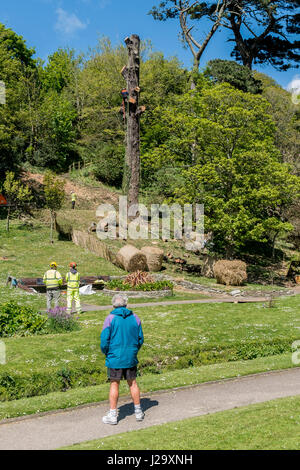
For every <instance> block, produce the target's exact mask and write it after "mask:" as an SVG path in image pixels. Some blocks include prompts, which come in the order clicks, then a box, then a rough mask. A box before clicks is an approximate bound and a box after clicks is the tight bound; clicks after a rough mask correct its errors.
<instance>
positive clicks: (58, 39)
mask: <svg viewBox="0 0 300 470" xmlns="http://www.w3.org/2000/svg"><path fill="white" fill-rule="evenodd" d="M157 3H158V0H127V1H125V0H26V1H24V0H9V1H8V0H2V5H1V17H0V21H1V22H3V23H5V24H6V26H7V27H9V28H12V29H13V30H14V31H16V32H17V33H18V34H21V35H22V36H23V37H24V38H25V39H26V41H27V45H28V46H30V47H34V48H35V50H36V55H37V56H38V57H41V58H42V59H43V60H47V57H48V55H49V54H51V53H53V52H54V51H55V50H56V49H57V48H58V47H70V48H74V49H76V51H78V52H85V51H87V49H88V48H89V47H93V46H95V45H96V43H97V38H98V37H99V36H108V37H109V38H110V39H111V41H112V43H113V44H118V43H120V42H122V41H123V40H124V38H125V37H126V36H128V35H130V34H132V33H135V34H139V36H140V37H141V39H150V40H151V42H152V44H153V50H155V51H162V52H163V53H164V54H165V56H167V57H169V56H174V55H176V56H177V57H178V58H179V59H180V60H181V61H182V62H183V63H184V65H185V66H186V67H188V68H189V67H190V66H191V64H192V59H191V53H190V51H189V50H185V49H184V48H183V47H182V45H181V43H180V42H179V40H178V34H179V25H178V21H177V20H170V21H168V22H165V23H164V22H159V21H154V20H153V18H152V16H149V15H147V13H148V11H149V10H150V9H151V7H152V6H153V5H154V4H157ZM125 6H127V10H126V9H125ZM200 37H201V34H200ZM214 58H224V59H230V47H229V44H228V43H227V42H226V37H225V33H222V32H218V33H216V36H215V37H214V39H213V41H212V42H211V43H210V45H209V46H208V49H207V50H206V52H205V54H204V56H203V59H202V64H201V65H202V66H204V65H205V63H206V62H207V61H208V60H210V59H214ZM256 69H257V70H259V71H261V72H264V73H266V74H268V75H270V76H271V77H273V78H274V79H275V80H276V81H277V82H278V83H280V84H281V85H282V86H283V87H284V88H286V87H287V85H288V84H289V83H290V82H291V80H292V79H293V78H294V79H295V78H296V77H297V76H299V73H300V72H298V71H297V69H296V70H295V69H292V70H289V71H287V72H278V71H276V70H274V69H273V68H272V67H269V66H263V67H262V66H260V67H257V66H256Z"/></svg>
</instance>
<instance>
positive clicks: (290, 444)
mask: <svg viewBox="0 0 300 470" xmlns="http://www.w3.org/2000/svg"><path fill="white" fill-rule="evenodd" d="M299 426H300V396H296V397H290V398H281V399H278V400H272V401H269V402H265V403H260V404H255V405H250V406H247V407H243V408H237V409H233V410H228V411H222V412H218V413H214V414H211V415H205V416H200V417H197V418H191V419H187V420H183V421H177V422H173V423H169V424H165V425H160V426H152V427H150V428H148V429H141V430H139V431H132V432H127V433H122V434H118V435H116V436H111V437H105V438H102V439H98V440H94V441H91V442H85V443H82V444H77V445H74V446H72V447H68V449H72V450H96V449H97V450H114V451H118V450H132V449H135V450H145V449H146V450H230V449H231V450H246V449H247V450H271V449H272V450H299V449H300V440H299Z"/></svg>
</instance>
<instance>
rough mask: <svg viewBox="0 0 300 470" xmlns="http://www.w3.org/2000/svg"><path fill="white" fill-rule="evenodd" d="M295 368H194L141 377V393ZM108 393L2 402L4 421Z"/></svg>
mask: <svg viewBox="0 0 300 470" xmlns="http://www.w3.org/2000/svg"><path fill="white" fill-rule="evenodd" d="M292 367H296V366H295V365H293V363H292V361H291V354H290V353H288V354H280V355H278V356H269V357H259V358H257V359H252V360H248V361H236V362H226V363H224V362H222V363H218V364H209V365H206V366H201V367H190V368H188V369H181V370H180V374H178V371H177V370H175V371H169V372H165V373H162V374H159V375H156V374H148V375H143V376H141V377H139V379H138V382H139V386H140V388H141V392H142V393H148V392H155V391H158V390H166V389H169V388H175V387H185V386H190V385H195V384H199V383H204V382H209V381H214V380H223V379H228V378H232V377H239V376H242V375H249V374H255V373H258V372H267V371H271V370H278V369H288V368H292ZM108 390H109V385H108V384H107V383H103V384H101V385H95V386H90V387H78V388H73V389H69V390H67V391H66V392H53V393H48V394H47V395H43V396H34V397H29V398H21V399H19V400H12V401H6V402H0V420H2V419H7V418H14V417H18V416H24V415H29V414H33V413H39V412H46V411H51V410H56V409H65V408H70V407H75V406H79V405H84V404H88V403H96V402H100V401H103V400H107V398H108ZM120 395H121V396H128V387H127V384H126V383H125V382H123V381H122V382H121V384H120Z"/></svg>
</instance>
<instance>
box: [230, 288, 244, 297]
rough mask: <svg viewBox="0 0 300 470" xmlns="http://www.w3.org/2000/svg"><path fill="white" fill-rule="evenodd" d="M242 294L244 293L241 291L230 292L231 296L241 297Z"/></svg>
mask: <svg viewBox="0 0 300 470" xmlns="http://www.w3.org/2000/svg"><path fill="white" fill-rule="evenodd" d="M241 292H242V291H240V290H239V289H235V290H232V291H231V292H230V295H233V296H235V295H240V294H241Z"/></svg>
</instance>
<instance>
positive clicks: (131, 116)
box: [121, 34, 145, 205]
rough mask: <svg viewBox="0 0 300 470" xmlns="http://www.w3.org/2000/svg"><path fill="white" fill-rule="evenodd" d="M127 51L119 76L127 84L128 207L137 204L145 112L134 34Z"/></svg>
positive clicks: (125, 182)
mask: <svg viewBox="0 0 300 470" xmlns="http://www.w3.org/2000/svg"><path fill="white" fill-rule="evenodd" d="M125 43H126V46H127V49H128V65H127V66H125V67H123V69H122V71H121V74H122V76H123V77H124V79H125V80H126V82H127V92H128V101H127V113H126V117H127V135H126V155H125V168H124V177H123V191H124V193H125V194H127V195H128V205H131V204H137V203H138V196H139V188H140V115H141V113H142V112H144V111H145V107H144V106H139V94H140V88H139V80H140V38H139V36H137V35H136V34H133V35H132V36H130V38H129V37H128V38H126V39H125Z"/></svg>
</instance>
